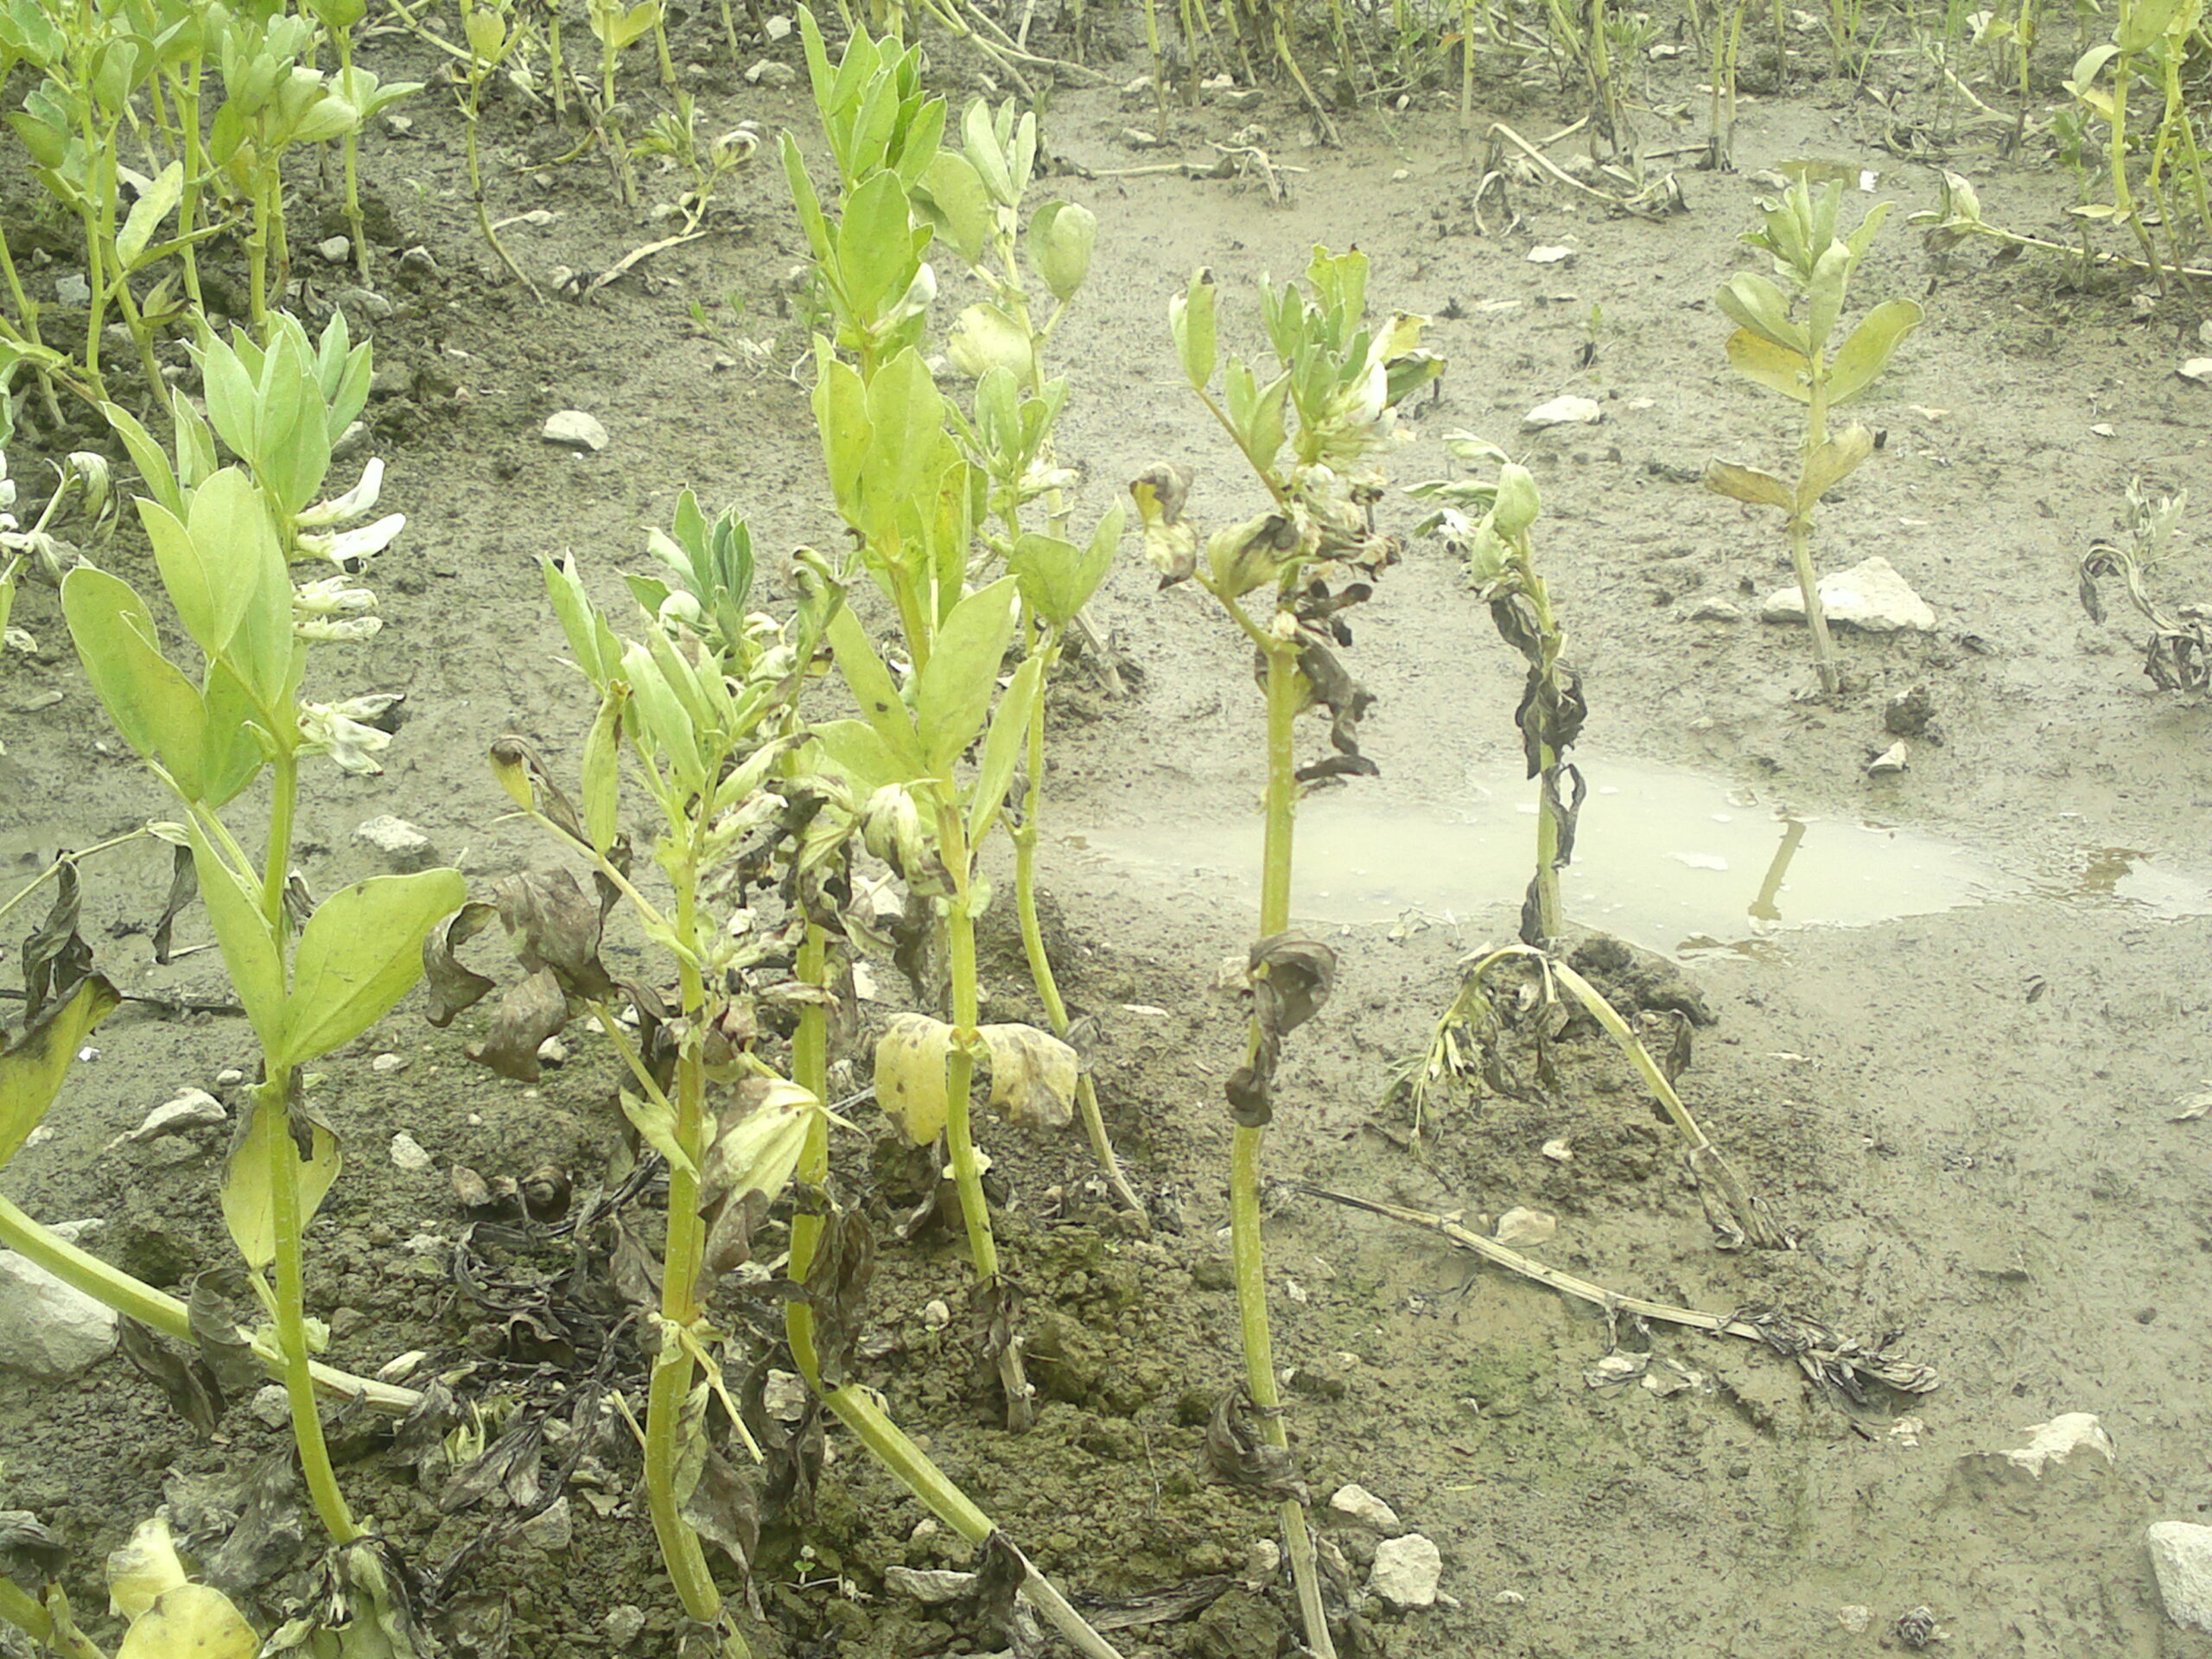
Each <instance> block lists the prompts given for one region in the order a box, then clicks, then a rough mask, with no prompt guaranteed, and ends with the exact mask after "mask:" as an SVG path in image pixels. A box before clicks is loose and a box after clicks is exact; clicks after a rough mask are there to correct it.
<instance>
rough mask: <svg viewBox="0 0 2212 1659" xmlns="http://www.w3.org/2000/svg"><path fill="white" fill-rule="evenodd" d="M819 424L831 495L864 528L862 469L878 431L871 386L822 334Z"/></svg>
mask: <svg viewBox="0 0 2212 1659" xmlns="http://www.w3.org/2000/svg"><path fill="white" fill-rule="evenodd" d="M814 361H815V365H816V376H815V382H814V400H813V401H814V425H815V429H816V430H817V431H818V432H820V433H821V434H822V458H823V464H824V465H825V466H826V467H828V468H829V495H830V499H832V500H834V501H836V504H837V512H839V514H840V515H841V516H842V518H844V520H845V522H846V523H847V524H851V525H853V526H854V527H855V529H860V528H861V527H862V526H863V525H864V524H865V521H866V520H865V516H866V513H867V512H868V504H867V502H866V501H865V500H863V499H862V498H861V469H862V468H863V467H866V465H867V464H868V448H869V446H870V444H871V443H872V442H873V441H874V435H875V433H874V428H873V427H872V426H871V425H870V424H869V423H868V387H867V386H866V385H864V384H863V383H862V382H861V377H860V372H859V371H858V370H857V369H855V368H854V367H853V365H851V364H849V363H845V362H841V361H840V360H839V359H837V358H836V355H835V354H834V353H832V352H831V351H830V349H829V341H828V340H823V339H821V338H820V337H819V336H817V338H816V340H815V342H814Z"/></svg>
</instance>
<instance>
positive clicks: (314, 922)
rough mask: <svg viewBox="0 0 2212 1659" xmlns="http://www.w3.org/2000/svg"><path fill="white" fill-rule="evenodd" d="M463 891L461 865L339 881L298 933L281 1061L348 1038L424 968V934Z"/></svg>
mask: <svg viewBox="0 0 2212 1659" xmlns="http://www.w3.org/2000/svg"><path fill="white" fill-rule="evenodd" d="M467 897H468V893H467V884H466V883H465V882H463V881H462V880H461V872H460V871H458V870H446V869H441V870H423V871H420V872H418V873H416V874H413V875H379V876H374V877H372V878H371V879H370V880H366V881H359V882H356V883H355V884H354V885H353V886H352V887H341V888H340V889H339V891H338V892H336V893H332V894H331V895H330V897H329V898H327V899H324V900H323V901H322V903H321V904H320V905H318V906H315V914H314V915H312V916H310V917H309V918H308V925H307V927H306V928H305V930H303V931H302V933H301V935H300V948H299V950H298V952H297V953H296V956H295V957H294V958H293V963H292V994H291V998H290V1004H289V1014H288V1016H287V1019H286V1021H285V1036H284V1046H283V1049H282V1050H281V1051H280V1052H279V1054H278V1057H277V1058H278V1060H279V1063H280V1064H283V1065H304V1064H306V1063H307V1062H308V1061H309V1060H312V1059H315V1058H318V1057H319V1056H321V1055H324V1054H327V1053H328V1052H330V1051H331V1050H333V1049H334V1048H337V1047H339V1046H340V1045H342V1044H345V1043H349V1042H351V1041H353V1039H354V1038H356V1037H358V1036H359V1035H360V1034H361V1033H363V1032H365V1031H366V1030H367V1029H368V1028H369V1027H371V1026H372V1025H374V1024H375V1023H376V1022H377V1021H378V1020H381V1019H382V1018H384V1016H385V1014H388V1013H390V1012H391V1007H392V1005H393V1004H395V1003H396V1002H397V1001H399V999H400V998H401V997H403V996H404V995H407V993H408V992H409V991H410V989H412V988H413V987H414V984H415V982H416V980H418V979H420V978H421V977H422V976H423V936H424V935H425V934H427V933H428V932H429V931H430V929H431V928H432V927H433V926H435V925H436V924H437V923H438V922H439V921H441V920H442V919H443V918H446V917H448V916H450V915H451V914H453V912H454V911H456V910H459V909H460V908H461V905H462V904H463V903H464V902H465V901H466V900H467Z"/></svg>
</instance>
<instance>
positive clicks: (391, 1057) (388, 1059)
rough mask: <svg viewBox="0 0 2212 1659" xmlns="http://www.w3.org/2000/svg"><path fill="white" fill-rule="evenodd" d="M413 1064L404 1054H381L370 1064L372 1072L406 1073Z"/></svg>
mask: <svg viewBox="0 0 2212 1659" xmlns="http://www.w3.org/2000/svg"><path fill="white" fill-rule="evenodd" d="M410 1064H412V1062H410V1060H409V1059H408V1058H407V1056H405V1055H404V1054H393V1053H390V1052H386V1053H383V1054H379V1055H378V1056H377V1057H376V1058H374V1059H373V1060H371V1061H370V1062H369V1070H370V1071H405V1070H406V1069H407V1068H408V1066H409V1065H410Z"/></svg>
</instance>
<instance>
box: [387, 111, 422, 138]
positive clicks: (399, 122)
mask: <svg viewBox="0 0 2212 1659" xmlns="http://www.w3.org/2000/svg"><path fill="white" fill-rule="evenodd" d="M414 130H415V118H414V117H413V116H411V115H387V116H386V117H385V118H384V131H385V137H387V138H404V137H406V136H407V135H408V134H409V133H410V132H412V131H414Z"/></svg>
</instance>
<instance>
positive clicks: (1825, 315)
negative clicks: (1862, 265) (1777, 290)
mask: <svg viewBox="0 0 2212 1659" xmlns="http://www.w3.org/2000/svg"><path fill="white" fill-rule="evenodd" d="M1856 261H1857V256H1856V255H1855V254H1853V252H1852V251H1851V245H1850V244H1849V243H1847V242H1831V243H1829V244H1828V245H1827V247H1826V248H1825V249H1824V250H1822V251H1821V257H1819V258H1818V259H1816V260H1815V261H1814V262H1813V275H1812V277H1811V280H1810V281H1808V283H1806V284H1805V296H1806V301H1807V303H1806V308H1805V340H1806V343H1807V344H1808V345H1809V346H1811V347H1812V348H1813V349H1814V350H1815V351H1816V352H1817V351H1824V350H1826V349H1827V343H1828V336H1829V335H1830V334H1833V333H1834V331H1835V320H1836V318H1837V317H1838V316H1839V315H1841V314H1842V311H1843V294H1844V289H1845V288H1846V286H1847V284H1848V283H1849V282H1850V280H1851V267H1852V266H1853V264H1855V263H1856Z"/></svg>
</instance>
